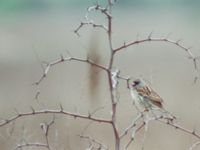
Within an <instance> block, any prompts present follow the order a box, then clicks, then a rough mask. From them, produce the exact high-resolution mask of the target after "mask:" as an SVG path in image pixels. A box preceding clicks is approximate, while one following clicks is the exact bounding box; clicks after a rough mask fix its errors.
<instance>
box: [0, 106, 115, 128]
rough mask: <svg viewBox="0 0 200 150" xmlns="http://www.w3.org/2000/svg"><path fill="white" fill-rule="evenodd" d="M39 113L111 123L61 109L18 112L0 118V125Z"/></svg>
mask: <svg viewBox="0 0 200 150" xmlns="http://www.w3.org/2000/svg"><path fill="white" fill-rule="evenodd" d="M40 114H60V115H66V116H71V117H74V118H80V119H86V120H91V121H95V122H99V123H102V122H103V123H109V124H110V123H111V121H110V120H106V119H100V118H94V117H91V116H90V117H89V116H87V115H80V114H76V113H72V112H67V111H63V110H39V111H36V110H35V111H34V112H33V111H31V112H26V113H19V114H18V115H16V116H13V117H11V118H9V119H7V120H1V121H0V127H2V126H5V125H7V124H9V123H11V122H13V121H15V120H17V119H19V118H22V117H26V116H33V115H40Z"/></svg>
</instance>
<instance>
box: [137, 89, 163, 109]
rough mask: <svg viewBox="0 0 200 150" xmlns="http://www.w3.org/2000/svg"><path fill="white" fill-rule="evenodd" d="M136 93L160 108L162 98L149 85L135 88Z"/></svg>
mask: <svg viewBox="0 0 200 150" xmlns="http://www.w3.org/2000/svg"><path fill="white" fill-rule="evenodd" d="M136 90H137V92H138V94H139V95H141V96H143V97H144V98H146V99H148V100H150V101H151V102H152V103H153V104H154V105H156V106H158V107H160V108H162V107H163V105H162V104H163V100H162V98H161V97H160V96H159V95H158V94H157V93H156V92H155V91H154V90H153V89H151V88H150V87H148V86H145V87H142V88H137V89H136Z"/></svg>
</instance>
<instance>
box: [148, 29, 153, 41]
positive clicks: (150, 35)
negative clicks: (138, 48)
mask: <svg viewBox="0 0 200 150" xmlns="http://www.w3.org/2000/svg"><path fill="white" fill-rule="evenodd" d="M152 34H153V31H151V33H150V34H149V36H148V40H151V37H152Z"/></svg>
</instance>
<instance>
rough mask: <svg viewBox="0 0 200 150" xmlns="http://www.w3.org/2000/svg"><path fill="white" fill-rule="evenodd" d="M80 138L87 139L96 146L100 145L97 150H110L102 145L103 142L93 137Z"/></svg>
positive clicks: (81, 136)
mask: <svg viewBox="0 0 200 150" xmlns="http://www.w3.org/2000/svg"><path fill="white" fill-rule="evenodd" d="M79 137H80V138H82V139H87V140H89V141H90V142H91V143H94V144H96V145H98V147H97V149H99V150H101V149H102V148H103V149H104V150H108V149H109V148H108V147H107V146H106V145H104V144H102V143H101V142H99V141H97V140H96V139H94V138H92V137H90V136H86V135H79Z"/></svg>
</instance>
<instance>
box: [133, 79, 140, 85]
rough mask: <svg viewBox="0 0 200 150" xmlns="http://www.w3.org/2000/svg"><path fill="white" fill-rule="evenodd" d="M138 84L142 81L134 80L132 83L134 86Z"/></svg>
mask: <svg viewBox="0 0 200 150" xmlns="http://www.w3.org/2000/svg"><path fill="white" fill-rule="evenodd" d="M138 84H140V81H137V80H136V81H133V84H132V86H136V85H138Z"/></svg>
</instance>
